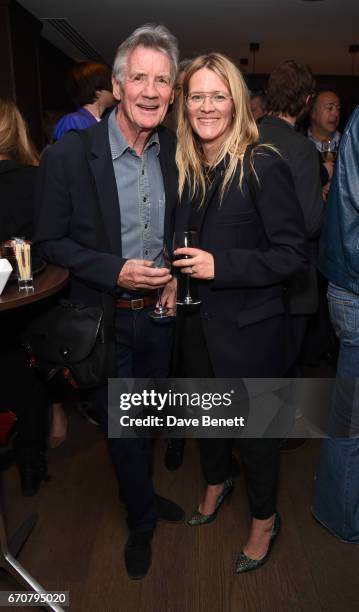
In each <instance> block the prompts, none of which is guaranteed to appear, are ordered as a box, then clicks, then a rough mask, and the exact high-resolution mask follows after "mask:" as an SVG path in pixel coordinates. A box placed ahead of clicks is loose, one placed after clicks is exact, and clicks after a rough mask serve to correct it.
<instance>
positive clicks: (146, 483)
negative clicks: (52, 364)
mask: <svg viewBox="0 0 359 612" xmlns="http://www.w3.org/2000/svg"><path fill="white" fill-rule="evenodd" d="M151 309H153V306H149V307H147V308H144V309H143V310H125V309H117V312H116V318H115V333H116V376H118V377H123V378H147V377H149V378H165V377H167V376H168V373H169V369H170V359H171V353H172V343H173V329H174V325H173V322H169V323H164V324H161V323H156V322H155V321H154V320H153V319H151V317H149V312H150V311H151ZM92 399H93V401H94V403H95V405H96V407H97V408H98V412H99V417H100V421H101V426H102V428H103V430H104V431H105V432H106V434H107V387H106V388H102V389H99V390H97V391H96V392H95V393H94V394H93V397H92ZM107 443H108V449H109V453H110V457H111V461H112V464H113V467H114V469H115V473H116V477H117V481H118V485H119V493H120V496H121V498H122V499H123V501H124V503H125V506H126V509H127V524H128V527H129V529H130V530H133V531H134V530H145V529H151V528H153V527H154V526H155V525H156V522H157V518H158V514H157V507H156V497H155V490H154V486H153V482H152V440H151V439H148V438H133V439H132V438H131V439H124V438H119V439H118V438H108V440H107Z"/></svg>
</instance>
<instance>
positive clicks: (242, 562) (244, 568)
mask: <svg viewBox="0 0 359 612" xmlns="http://www.w3.org/2000/svg"><path fill="white" fill-rule="evenodd" d="M280 525H281V520H280V516H279V514H278V512H276V515H275V518H274V523H273V527H272V533H271V537H270V541H269V546H268V550H267V552H266V554H265V555H264V557H262V558H261V559H251V558H250V557H247V555H246V554H245V553H244V552H243V550H241V552H240V553H239V556H238V559H237V561H236V573H237V574H244V572H251V571H252V570H255V569H258V567H262V565H264V564H265V562H266V561H268V558H269V555H270V553H271V550H272V546H273V544H274V541H275V539H276V537H277V535H278V533H279V530H280Z"/></svg>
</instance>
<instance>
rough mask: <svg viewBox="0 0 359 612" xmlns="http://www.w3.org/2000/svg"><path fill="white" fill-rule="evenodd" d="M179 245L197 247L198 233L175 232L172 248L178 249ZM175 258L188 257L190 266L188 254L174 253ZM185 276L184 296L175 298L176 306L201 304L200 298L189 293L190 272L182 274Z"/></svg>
mask: <svg viewBox="0 0 359 612" xmlns="http://www.w3.org/2000/svg"><path fill="white" fill-rule="evenodd" d="M181 247H186V248H187V247H193V248H199V241H198V234H197V232H195V231H187V232H175V235H174V237H173V250H174V251H175V250H176V249H179V248H181ZM174 259H175V260H179V259H188V260H189V262H188V265H189V266H190V265H191V264H190V261H191V257H190V256H189V255H174ZM183 276H185V280H184V282H185V295H184V298H183V299H182V300H181V299H177V305H178V306H195V305H197V304H201V300H199V299H197V298H193V297H192V295H191V276H190V274H184V275H183Z"/></svg>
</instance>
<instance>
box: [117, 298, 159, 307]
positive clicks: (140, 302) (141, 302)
mask: <svg viewBox="0 0 359 612" xmlns="http://www.w3.org/2000/svg"><path fill="white" fill-rule="evenodd" d="M156 302H157V297H155V296H154V295H146V296H145V297H143V298H137V299H135V300H117V301H116V307H117V308H127V309H128V310H142V308H146V306H153V304H156Z"/></svg>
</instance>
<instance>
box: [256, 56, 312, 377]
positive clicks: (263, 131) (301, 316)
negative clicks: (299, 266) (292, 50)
mask: <svg viewBox="0 0 359 612" xmlns="http://www.w3.org/2000/svg"><path fill="white" fill-rule="evenodd" d="M314 90H315V81H314V78H313V74H312V72H311V70H310V68H309V67H308V66H306V65H304V64H300V63H298V62H295V61H293V60H285V61H283V62H281V63H280V64H279V65H278V66H277V67H276V68H275V69H274V70H273V72H272V73H271V74H270V76H269V79H268V87H267V105H268V115H267V116H266V117H264V119H263V120H262V121H261V124H260V126H259V133H260V138H261V141H262V142H270V143H272V144H273V145H274V146H275V147H276V148H277V149H278V150H279V152H280V154H281V155H282V156H283V158H284V159H285V161H286V162H287V164H288V165H289V168H290V172H291V175H292V178H293V181H294V187H295V192H296V196H297V198H298V201H299V203H300V206H301V209H302V212H303V216H304V223H305V230H306V235H307V238H308V240H309V255H310V266H309V269H308V270H306V271H304V272H303V271H302V272H300V274H297V275H295V276H294V277H293V278H292V279H291V280H290V281H289V283H288V285H287V286H288V297H289V305H290V312H291V314H292V317H293V331H294V335H295V341H296V345H297V359H296V362H295V364H293V365H294V366H296V365H297V362H298V358H299V355H300V353H301V351H302V348H303V343H304V338H305V334H306V332H307V328H308V324H309V319H310V315H311V314H313V313H315V312H316V311H317V310H318V282H317V250H318V238H319V234H320V229H321V226H322V221H323V214H324V204H323V199H322V190H321V184H320V178H319V176H320V173H319V158H318V154H317V152H316V150H315V147H314V146H313V144H312V143H311V142H310V141H309V140H308V138H306V137H305V136H303V135H302V134H300V133H299V132H297V131H296V130H295V126H296V124H297V122H298V121H299V120H300V119H301V118H302V117H303V116H305V114H306V113H307V111H308V108H309V106H308V105H309V102H310V98H311V95H312V94H313V92H314ZM278 205H279V204H278Z"/></svg>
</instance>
